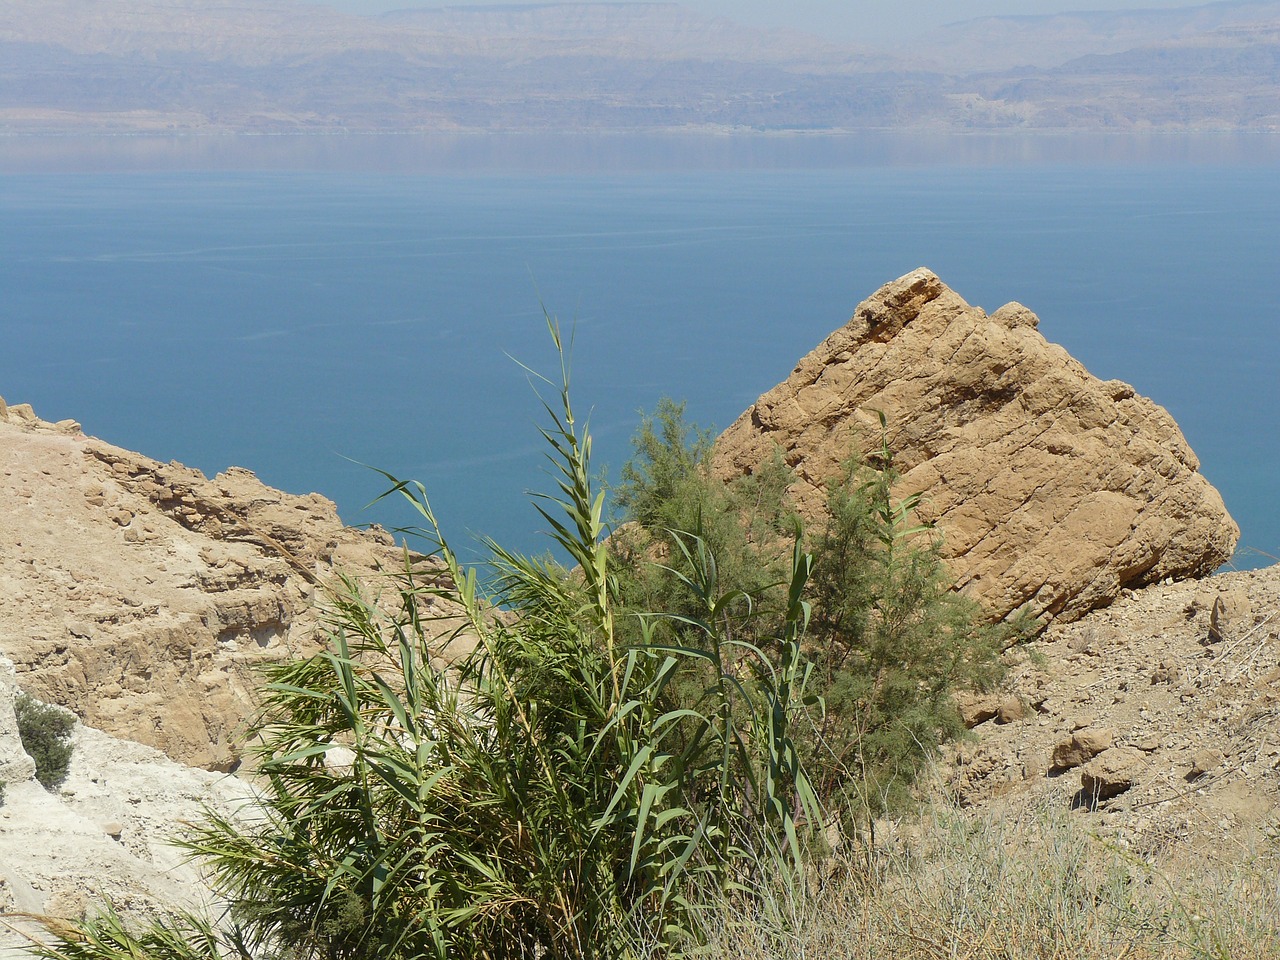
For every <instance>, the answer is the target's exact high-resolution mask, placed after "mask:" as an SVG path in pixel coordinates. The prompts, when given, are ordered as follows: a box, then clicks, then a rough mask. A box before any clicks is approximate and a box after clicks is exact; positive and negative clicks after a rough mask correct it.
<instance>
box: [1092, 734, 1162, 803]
mask: <svg viewBox="0 0 1280 960" xmlns="http://www.w3.org/2000/svg"><path fill="white" fill-rule="evenodd" d="M1146 768H1147V760H1146V757H1145V756H1143V753H1142V751H1141V750H1138V749H1137V748H1136V747H1112V748H1111V749H1110V750H1104V751H1103V752H1102V753H1100V754H1098V756H1096V757H1094V758H1093V759H1092V760H1090V761H1089V763H1087V764H1086V765H1085V767H1084V769H1082V770H1081V771H1080V788H1081V791H1082V792H1083V793H1084V796H1085V799H1087V800H1088V801H1090V802H1092V803H1096V802H1098V801H1099V800H1109V799H1111V798H1112V797H1115V796H1118V795H1120V794H1122V793H1124V792H1125V791H1126V790H1128V789H1129V788H1130V787H1132V786H1133V785H1134V784H1136V783H1137V782H1138V781H1139V780H1140V779H1141V778H1142V774H1143V773H1144V772H1145V771H1146Z"/></svg>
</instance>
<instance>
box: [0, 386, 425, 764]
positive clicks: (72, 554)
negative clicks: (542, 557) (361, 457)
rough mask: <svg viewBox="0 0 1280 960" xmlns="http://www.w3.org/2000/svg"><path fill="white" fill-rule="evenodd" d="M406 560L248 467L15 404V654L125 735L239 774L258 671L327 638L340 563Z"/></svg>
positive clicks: (7, 529) (11, 564)
mask: <svg viewBox="0 0 1280 960" xmlns="http://www.w3.org/2000/svg"><path fill="white" fill-rule="evenodd" d="M424 562H425V561H424ZM403 564H404V554H403V551H402V549H399V548H397V547H396V546H395V544H394V541H393V539H392V537H391V536H390V535H389V534H387V533H385V532H382V531H377V530H374V531H361V530H355V529H352V528H349V527H345V526H343V524H342V522H341V521H340V520H339V518H338V514H337V511H336V509H335V507H334V505H333V504H332V503H331V502H330V501H328V500H326V499H325V498H324V497H321V496H319V495H316V494H312V495H310V496H292V495H289V494H286V493H282V492H281V491H279V490H274V489H272V488H270V487H268V486H266V485H264V484H263V483H261V482H259V481H258V480H257V479H256V478H255V477H254V475H253V474H252V473H250V472H249V471H247V470H242V469H238V468H232V469H230V470H228V471H226V472H225V473H222V474H219V475H218V476H216V477H214V478H213V479H212V480H210V479H207V478H205V477H204V476H203V475H202V474H201V473H200V472H198V471H196V470H192V469H189V468H186V467H183V466H182V465H180V464H177V463H171V464H162V463H158V462H156V461H155V460H151V459H150V458H148V457H145V456H142V455H141V454H136V453H131V452H129V451H127V450H122V449H120V448H118V447H114V446H111V445H110V444H108V443H104V442H102V441H101V440H97V439H94V438H92V437H86V436H85V435H84V434H83V433H82V432H81V430H80V427H79V424H76V423H74V422H73V421H63V422H61V423H58V424H50V423H45V422H43V421H41V420H39V419H38V418H37V417H36V416H35V414H34V413H33V412H32V410H31V408H30V407H29V406H27V405H25V404H21V405H14V406H6V405H5V404H4V403H3V401H0V654H2V655H4V656H6V657H8V658H9V659H11V660H12V661H13V664H14V666H15V669H16V671H17V679H18V683H19V684H20V686H21V687H22V688H23V689H24V690H26V691H27V692H28V693H30V694H32V695H33V696H35V697H36V698H37V699H40V700H43V701H46V702H49V703H56V704H59V705H62V706H65V707H67V708H69V709H71V710H72V711H74V712H75V713H76V714H77V715H78V716H79V717H80V718H81V719H82V720H84V721H85V723H87V724H88V725H90V726H92V727H96V728H99V729H101V730H103V731H106V732H107V733H109V734H112V735H114V736H117V737H123V738H127V739H129V740H133V741H137V742H138V743H142V744H147V745H149V746H152V747H155V748H157V749H159V750H162V751H164V753H166V754H167V755H168V756H170V757H172V758H174V759H175V760H180V761H182V762H183V763H186V764H191V765H195V766H201V767H207V768H210V769H223V770H225V769H231V768H233V767H234V766H235V764H236V762H237V757H238V755H237V748H236V732H237V728H238V727H239V725H240V723H241V721H242V719H243V717H244V716H245V715H246V713H247V712H248V711H249V710H251V709H252V691H253V690H254V688H255V686H256V684H257V682H258V681H257V678H256V676H255V673H254V669H253V668H254V667H255V665H257V664H261V663H263V662H267V661H272V660H278V659H280V658H283V657H288V656H293V655H299V654H305V653H309V652H311V651H313V650H314V649H316V647H317V645H318V644H319V643H321V642H322V639H323V631H322V629H321V624H320V622H319V617H318V614H317V603H316V601H317V599H318V598H320V599H323V597H324V591H325V589H326V587H327V586H328V585H336V581H337V573H338V572H339V571H342V572H345V573H348V574H350V575H352V576H355V577H357V578H363V579H364V581H365V582H366V583H367V584H368V585H369V586H370V589H374V590H376V589H377V578H378V576H379V571H381V570H396V569H403Z"/></svg>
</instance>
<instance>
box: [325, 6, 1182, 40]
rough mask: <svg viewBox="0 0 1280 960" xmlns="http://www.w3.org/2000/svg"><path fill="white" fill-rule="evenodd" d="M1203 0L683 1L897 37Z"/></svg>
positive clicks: (814, 27)
mask: <svg viewBox="0 0 1280 960" xmlns="http://www.w3.org/2000/svg"><path fill="white" fill-rule="evenodd" d="M313 2H324V3H328V5H329V6H333V7H338V8H339V9H341V10H346V11H348V12H351V13H376V12H380V11H384V10H397V9H405V8H408V7H444V6H452V7H460V6H481V5H485V6H492V5H495V4H504V5H509V4H510V3H511V2H512V0H313ZM1204 2H1205V0H1166V2H1160V0H1154V2H1153V0H785V2H779V0H684V3H683V5H684V6H686V7H688V8H690V9H691V10H698V11H701V12H703V13H707V14H712V15H715V16H724V17H729V18H731V19H733V20H737V21H738V22H739V23H746V24H751V25H753V26H765V27H769V26H790V27H795V28H797V29H801V30H808V31H810V32H811V33H816V34H818V35H820V36H828V37H832V38H838V39H848V40H856V39H858V38H860V37H861V38H865V39H868V40H880V39H885V38H887V37H889V36H893V37H895V39H899V40H901V39H902V38H904V37H907V36H909V35H910V33H911V31H913V30H921V29H927V28H929V27H934V26H938V25H940V24H943V23H951V22H953V21H956V20H968V19H970V18H972V17H983V16H991V15H994V14H1004V15H1008V14H1028V13H1059V12H1062V11H1064V10H1132V9H1139V8H1143V7H1192V6H1199V5H1201V4H1203V3H1204Z"/></svg>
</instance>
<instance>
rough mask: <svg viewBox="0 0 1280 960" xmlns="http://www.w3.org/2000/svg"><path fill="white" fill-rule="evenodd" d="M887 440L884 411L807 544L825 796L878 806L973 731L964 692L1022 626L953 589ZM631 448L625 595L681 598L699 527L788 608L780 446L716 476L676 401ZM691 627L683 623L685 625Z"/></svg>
mask: <svg viewBox="0 0 1280 960" xmlns="http://www.w3.org/2000/svg"><path fill="white" fill-rule="evenodd" d="M886 436H887V431H886V423H885V421H884V418H883V417H882V418H881V443H880V447H879V449H876V450H874V451H873V453H872V456H870V457H868V458H866V459H863V458H860V457H857V456H852V455H851V456H850V458H849V460H848V461H847V462H846V463H845V465H844V467H843V471H842V473H841V475H840V476H839V477H837V478H836V479H835V480H834V481H833V482H832V483H831V484H830V485H829V489H828V495H827V501H826V516H825V518H824V520H823V521H822V522H820V523H818V524H815V525H814V527H813V528H812V531H811V534H810V537H809V539H808V541H807V543H806V547H807V549H809V550H810V551H811V553H812V557H813V576H812V578H811V580H810V583H809V593H808V596H809V598H810V599H811V601H812V603H813V619H812V622H811V624H810V629H809V631H808V633H807V639H806V651H807V653H808V655H809V658H810V660H811V663H812V667H813V671H814V673H813V677H812V679H811V682H810V685H809V692H810V693H811V694H813V695H815V696H817V697H820V698H821V701H822V709H821V710H817V711H814V712H813V716H814V718H815V720H816V723H817V726H818V730H817V733H818V736H817V737H816V738H809V740H810V745H809V747H808V748H807V749H808V750H809V752H808V753H807V754H806V765H807V767H808V769H809V770H810V773H811V775H812V776H813V777H814V778H815V782H816V784H817V786H818V788H819V792H820V794H821V795H822V797H823V799H824V800H825V801H826V802H827V803H828V804H829V805H831V806H833V807H836V808H838V809H842V810H847V809H855V810H861V811H864V812H866V813H868V814H872V815H874V814H876V813H879V812H883V811H885V810H888V809H896V808H900V807H902V806H903V805H904V804H905V803H906V802H907V801H908V799H909V794H910V788H911V786H912V784H913V783H914V782H915V780H916V777H917V776H918V775H919V773H920V771H922V770H923V769H924V768H925V766H926V764H927V763H928V761H929V759H930V758H931V757H932V756H933V755H934V754H935V752H936V749H937V747H938V746H939V745H940V744H941V743H943V742H945V741H946V740H949V739H951V738H954V737H956V736H958V735H960V734H961V733H962V732H963V727H962V725H961V723H960V719H959V714H958V712H957V710H956V708H955V704H954V701H953V698H952V695H953V693H954V692H955V691H956V690H958V689H965V688H969V687H974V686H985V685H988V684H991V683H993V682H995V680H996V679H997V678H998V675H999V663H998V659H997V657H998V653H999V650H1000V648H1001V646H1002V645H1003V644H1005V643H1007V642H1009V639H1010V635H1011V633H1012V631H1013V630H1014V628H1011V627H1006V626H1000V627H992V626H989V625H988V624H987V623H986V622H985V620H984V618H983V616H982V611H981V610H980V608H979V607H978V605H977V604H975V603H974V602H972V601H970V600H968V599H967V598H965V597H963V596H961V595H960V594H958V593H957V592H955V591H954V589H953V583H952V580H951V578H950V576H949V575H948V573H947V570H946V567H945V565H944V564H943V562H942V559H941V555H940V542H939V540H938V537H937V536H936V534H935V532H934V531H933V530H932V529H931V528H929V527H928V526H927V525H924V524H919V523H916V522H915V520H914V519H913V518H914V513H915V509H916V507H917V505H918V502H919V498H918V497H908V498H906V499H904V500H900V501H899V500H895V499H894V498H893V495H892V487H893V484H894V481H895V480H896V479H897V474H896V472H895V471H894V468H893V455H892V451H891V450H890V448H889V446H888V443H887V440H886ZM633 446H634V450H635V452H634V456H633V457H632V459H631V460H630V461H629V462H628V463H627V464H626V466H625V467H624V468H623V470H622V476H621V482H620V483H619V485H618V488H617V490H616V491H615V502H616V503H617V504H618V505H619V507H620V508H621V510H622V511H623V513H622V516H621V518H620V519H622V520H624V521H627V523H626V524H625V525H624V526H621V527H620V529H619V532H618V533H617V534H615V536H614V538H613V540H612V541H611V548H612V551H613V555H614V556H613V559H614V563H615V566H616V568H617V569H618V582H619V590H620V594H621V597H622V600H623V602H624V603H626V604H629V605H633V606H636V607H638V608H646V607H651V606H654V605H658V606H664V607H667V608H672V607H678V605H679V604H680V603H681V600H680V597H679V594H680V584H681V582H682V578H683V577H684V576H685V575H686V573H687V567H686V563H687V561H686V559H685V558H684V555H683V552H682V551H681V550H680V549H679V542H680V539H681V537H682V536H683V535H682V534H681V533H679V532H678V531H683V530H694V529H696V530H698V531H699V532H700V533H701V534H702V535H703V536H704V538H705V539H706V540H707V542H708V543H711V544H713V545H714V550H715V554H716V556H717V558H718V559H719V560H720V561H721V571H722V580H723V581H724V583H725V584H726V586H730V587H732V588H733V589H735V590H737V591H739V592H740V593H741V594H742V595H743V596H745V597H749V598H753V600H754V601H755V603H756V604H757V605H760V606H763V607H764V608H765V609H768V608H770V607H776V606H777V603H776V600H775V599H774V596H773V595H774V594H775V593H776V591H777V589H778V587H777V584H778V583H779V582H780V580H782V571H783V569H784V567H785V561H786V556H787V551H788V550H789V546H788V544H789V542H790V538H789V537H788V532H789V531H794V530H797V529H798V521H797V520H796V518H795V512H794V509H793V506H792V504H791V502H790V499H789V496H788V487H789V485H790V483H791V482H792V480H793V479H794V478H793V476H792V474H791V472H790V470H789V469H788V468H787V466H786V464H785V463H784V462H783V461H782V458H781V456H780V455H778V454H775V456H774V457H773V458H772V459H770V460H768V461H765V462H764V463H763V464H761V465H760V467H759V468H758V469H757V470H756V471H755V472H753V473H751V474H748V475H746V476H742V477H738V478H736V479H734V480H733V481H731V482H729V483H723V482H721V481H720V480H718V479H716V478H715V477H713V476H712V475H711V470H710V456H711V452H712V443H711V440H710V434H709V432H707V431H703V430H701V429H699V428H698V427H697V426H695V425H691V424H689V423H687V422H686V421H685V419H684V406H683V405H682V404H677V403H674V402H672V401H670V400H664V401H662V402H661V403H660V404H659V406H658V408H657V409H656V410H655V411H654V412H653V413H652V414H650V415H647V416H645V417H644V418H643V420H642V422H641V425H640V428H639V430H638V431H637V433H636V436H635V438H634V440H633ZM872 462H873V463H874V464H875V466H874V467H873V466H871V465H870V464H871V463H872ZM792 536H794V534H792ZM655 558H656V559H657V560H658V561H659V562H658V563H654V562H652V561H653V560H654V559H655ZM746 606H747V605H746V604H745V603H744V605H743V608H744V609H745V608H746ZM771 627H772V625H770V624H767V623H765V622H764V620H763V619H761V618H756V619H755V620H754V622H753V623H751V624H743V625H740V626H739V628H738V629H739V632H740V633H741V632H743V631H744V630H755V631H756V635H755V637H754V639H755V640H756V642H764V638H765V637H767V636H768V634H769V632H770V629H771ZM682 629H683V626H682V624H680V623H679V622H673V623H672V624H671V630H672V633H673V634H675V635H679V634H680V633H681V631H682Z"/></svg>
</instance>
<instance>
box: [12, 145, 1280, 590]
mask: <svg viewBox="0 0 1280 960" xmlns="http://www.w3.org/2000/svg"><path fill="white" fill-rule="evenodd" d="M919 266H927V267H930V268H931V269H933V270H934V271H935V272H937V273H938V274H939V276H940V277H941V278H942V279H943V280H944V281H945V282H946V283H947V284H948V285H950V286H951V287H952V288H954V289H955V290H956V291H957V292H959V293H960V294H961V295H962V296H963V297H964V298H965V299H967V300H968V301H969V302H970V303H973V304H977V305H979V306H982V307H984V308H986V309H988V310H994V309H995V308H997V307H999V306H1000V305H1002V304H1004V303H1006V302H1008V301H1010V300H1017V301H1020V302H1021V303H1023V304H1025V305H1027V306H1028V307H1030V308H1031V309H1032V310H1034V311H1035V312H1036V313H1037V314H1038V315H1039V316H1040V318H1041V326H1040V330H1041V332H1042V333H1043V334H1044V335H1045V336H1046V337H1047V338H1048V339H1049V340H1051V341H1054V342H1056V343H1059V344H1062V345H1063V346H1064V347H1065V348H1066V349H1067V350H1068V351H1069V352H1070V353H1071V354H1072V355H1073V356H1075V357H1076V358H1077V359H1079V360H1080V361H1081V362H1083V363H1084V364H1085V366H1087V367H1088V368H1089V370H1090V371H1091V372H1093V373H1094V374H1096V375H1097V376H1099V377H1101V378H1103V379H1112V378H1117V379H1121V380H1125V381H1127V382H1129V383H1131V384H1133V385H1134V386H1135V387H1136V388H1137V390H1138V391H1139V392H1140V393H1142V394H1145V395H1147V396H1149V397H1151V398H1153V399H1154V400H1155V401H1156V402H1158V403H1160V404H1161V405H1163V406H1164V407H1166V408H1167V409H1168V410H1169V411H1170V412H1171V413H1172V414H1173V416H1174V417H1175V419H1176V420H1177V422H1178V423H1179V425H1180V426H1181V427H1182V430H1183V432H1184V433H1185V434H1186V436H1187V439H1188V440H1189V442H1190V444H1191V446H1192V448H1193V449H1194V450H1195V451H1196V453H1197V455H1198V456H1199V458H1200V460H1201V463H1202V470H1203V472H1204V474H1205V475H1206V476H1207V477H1208V478H1209V480H1210V481H1211V482H1212V483H1213V484H1215V485H1216V486H1217V488H1218V489H1219V490H1220V491H1221V492H1222V494H1223V497H1224V499H1225V500H1226V503H1227V506H1228V508H1229V509H1230V511H1231V513H1232V515H1233V516H1234V517H1235V518H1236V520H1237V521H1238V522H1239V524H1240V526H1241V528H1242V531H1243V534H1242V539H1241V544H1242V549H1241V551H1240V552H1239V553H1238V554H1237V557H1236V558H1235V560H1234V561H1233V563H1234V565H1236V566H1239V567H1251V566H1259V565H1264V564H1267V563H1270V562H1273V561H1274V560H1275V559H1276V558H1277V557H1280V510H1278V509H1277V503H1280V442H1278V441H1277V436H1276V430H1277V419H1278V413H1280V386H1278V379H1280V135H1268V134H1252V135H1247V134H1216V135H1215V134H1198V135H1155V134H1150V135H1138V134H1124V135H1113V136H1105V135H1098V136H1079V135H1062V136H1052V135H1039V136H1035V135H980V134H972V135H950V136H942V135H906V134H864V135H860V136H820V135H811V136H782V135H768V134H763V133H759V132H740V133H736V134H725V135H716V136H708V135H701V134H672V135H666V136H647V135H607V134H598V135H591V134H582V135H576V136H552V135H534V134H529V135H523V136H521V135H508V136H499V135H474V136H462V135H459V136H434V137H433V136H363V137H360V136H297V137H212V136H211V137H194V136H191V137H163V136H161V137H51V138H41V137H19V136H6V137H0V395H3V396H4V398H5V399H6V400H7V401H8V402H10V403H17V402H30V403H32V404H33V405H34V407H35V409H36V411H37V413H38V414H39V415H40V416H42V417H43V418H45V419H48V420H59V419H63V418H74V419H76V420H79V421H80V422H81V423H82V424H83V425H84V429H85V430H86V431H87V432H88V433H90V434H93V435H96V436H99V437H102V438H103V439H105V440H108V441H110V442H111V443H114V444H117V445H120V446H124V447H127V448H130V449H134V450H138V451H141V452H143V453H145V454H148V455H149V456H152V457H155V458H157V459H160V460H164V461H167V460H179V461H182V462H183V463H186V464H188V465H191V466H194V467H198V468H199V469H201V470H203V471H204V472H205V473H206V474H210V475H212V474H214V473H217V472H218V471H220V470H223V469H225V468H227V467H228V466H231V465H240V466H245V467H248V468H250V469H252V470H253V471H254V472H255V473H257V474H258V476H259V477H261V478H262V479H263V480H264V481H265V482H267V483H269V484H272V485H274V486H277V487H280V488H282V489H284V490H288V491H290V492H294V493H306V492H310V491H318V492H320V493H322V494H324V495H325V496H327V497H330V498H332V499H333V500H334V501H335V502H336V503H337V505H338V509H339V511H340V513H341V515H342V517H343V519H344V520H345V521H347V522H348V523H353V524H361V523H373V522H377V523H381V524H383V525H384V526H388V527H398V526H404V525H408V524H412V523H414V522H415V517H414V516H413V515H412V514H411V513H409V512H408V511H407V510H406V509H405V508H403V507H402V506H401V505H398V504H395V503H392V502H390V501H387V500H383V501H380V502H378V503H373V504H372V505H370V504H371V502H372V501H375V500H376V499H377V497H378V496H379V494H381V493H382V492H383V491H384V490H385V489H386V488H387V486H388V481H387V480H386V479H385V477H384V476H383V475H382V474H381V473H379V472H378V471H385V472H386V473H389V474H392V475H394V476H396V477H399V478H404V479H414V480H419V481H421V482H422V483H423V484H424V485H425V488H426V490H427V492H428V495H429V496H430V499H431V502H432V505H433V508H434V510H435V512H436V514H437V516H438V517H439V519H440V521H441V523H442V525H443V528H444V531H445V533H446V535H447V536H448V537H449V539H450V541H451V542H452V543H453V545H454V546H455V548H456V549H457V550H458V552H459V553H460V554H462V555H463V556H464V557H466V558H468V559H480V558H483V556H484V555H485V547H484V546H483V544H482V538H484V537H492V538H494V539H495V540H497V541H498V542H500V543H502V544H503V545H504V546H506V547H508V548H509V549H514V550H516V551H519V552H523V553H542V552H544V551H545V550H547V549H548V545H549V544H548V540H547V538H546V537H545V535H544V533H543V531H544V530H545V527H546V524H545V522H544V521H543V520H542V519H541V518H540V517H539V516H538V514H537V512H536V511H535V510H534V508H533V506H532V505H531V504H530V502H529V497H530V494H532V493H537V492H540V491H546V490H547V489H549V487H550V484H551V481H550V479H549V476H548V468H549V464H548V462H547V460H546V456H545V455H546V452H547V446H546V443H545V442H544V441H543V440H542V439H541V437H540V435H539V432H538V431H539V427H540V426H546V425H547V419H546V415H545V412H544V411H543V408H542V404H541V400H540V395H541V397H542V399H546V400H549V401H551V402H552V403H553V404H554V403H555V397H556V390H557V387H556V386H555V384H556V383H557V381H558V377H559V359H558V357H557V355H556V353H555V351H554V349H553V347H552V344H551V340H550V337H549V334H548V331H547V317H548V315H549V316H551V317H554V318H556V319H557V320H558V322H559V324H560V326H561V328H562V330H563V331H564V332H565V336H566V338H567V339H568V340H569V341H570V342H571V348H570V350H569V369H570V377H571V396H572V400H573V403H574V405H575V408H576V412H577V414H578V416H579V418H580V420H582V421H584V422H586V423H588V424H589V429H590V432H591V435H592V437H593V441H594V448H593V453H594V463H595V466H596V468H597V469H598V470H599V471H600V475H601V477H602V478H606V479H607V478H611V477H612V478H616V477H617V474H618V470H619V468H620V467H621V465H622V464H623V463H624V462H625V461H626V459H627V458H628V456H629V453H630V441H631V437H632V435H633V433H634V431H635V429H636V427H637V424H638V422H639V419H640V416H641V413H642V411H646V410H652V409H653V408H654V406H655V405H656V404H657V403H658V401H659V400H660V399H661V398H663V397H670V398H673V399H676V400H681V401H684V402H685V403H686V413H687V416H688V418H689V419H690V420H692V421H694V422H696V423H698V424H700V425H702V426H704V427H708V428H716V429H719V428H723V427H725V426H727V425H728V424H729V423H731V422H732V421H733V420H734V419H735V418H736V417H737V416H738V414H739V413H740V412H742V411H743V410H744V409H745V408H746V407H747V406H748V405H750V404H751V403H752V402H753V401H754V400H755V399H756V397H758V396H759V395H760V394H761V393H763V392H764V391H766V390H768V389H769V388H770V387H772V386H773V385H774V384H776V383H778V382H779V381H781V380H782V379H784V378H785V377H786V376H787V374H788V373H789V372H790V371H791V369H792V367H793V366H794V364H795V362H796V361H797V360H798V359H799V358H800V357H802V356H803V355H804V354H805V353H807V352H808V351H809V350H811V349H812V348H813V347H814V346H816V345H817V344H818V343H819V342H820V341H821V340H822V339H823V338H824V337H825V336H826V335H827V334H828V333H830V332H831V331H832V330H834V329H835V328H837V327H839V326H840V325H842V324H843V323H845V322H846V321H847V320H848V319H849V317H850V316H851V314H852V312H853V310H854V308H855V306H856V305H857V304H858V302H859V301H860V300H862V299H864V298H865V297H867V296H869V295H870V294H871V293H872V292H874V291H875V290H876V288H877V287H879V286H880V285H881V284H883V283H885V282H887V281H889V280H892V279H894V278H895V277H898V276H900V275H902V274H904V273H907V272H909V271H910V270H912V269H914V268H916V267H919ZM542 375H545V376H546V377H547V378H548V379H549V380H550V381H551V385H548V383H547V382H544V381H543V380H541V379H540V378H539V377H540V376H542ZM0 522H2V512H0Z"/></svg>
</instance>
